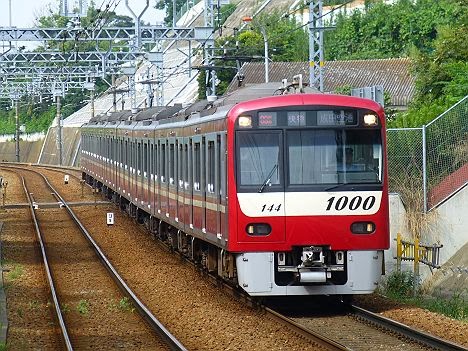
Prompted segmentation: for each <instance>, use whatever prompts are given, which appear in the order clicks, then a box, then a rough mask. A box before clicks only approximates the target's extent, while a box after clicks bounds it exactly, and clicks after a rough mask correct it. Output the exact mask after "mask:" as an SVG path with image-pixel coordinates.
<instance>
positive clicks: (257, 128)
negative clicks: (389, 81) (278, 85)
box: [81, 84, 389, 296]
mask: <svg viewBox="0 0 468 351" xmlns="http://www.w3.org/2000/svg"><path fill="white" fill-rule="evenodd" d="M272 92H273V91H272V90H271V84H270V85H260V86H255V87H250V88H249V87H247V88H241V89H239V90H238V91H237V92H235V93H233V94H232V95H229V96H227V97H224V98H221V99H219V100H217V101H215V102H212V103H208V102H207V101H203V102H198V103H196V104H194V105H192V106H190V107H188V108H185V109H183V108H181V106H173V107H165V108H162V107H156V108H150V109H147V110H144V111H141V112H139V113H137V114H136V115H132V114H131V113H130V112H125V111H122V112H115V113H112V114H110V115H109V116H104V117H98V118H95V119H93V120H91V121H90V122H89V123H88V124H86V125H84V126H83V127H82V142H81V148H82V150H81V167H82V170H83V177H84V179H86V181H87V182H88V183H90V184H92V185H93V186H95V187H97V188H99V189H101V190H102V191H103V193H104V194H106V195H107V196H108V198H109V199H113V200H114V201H115V202H116V203H118V204H119V205H120V206H121V208H122V209H125V210H127V211H128V213H129V214H130V215H132V216H134V217H135V218H137V220H138V221H139V222H140V223H144V224H145V225H146V226H147V227H148V229H149V230H150V231H151V232H152V233H153V234H154V235H155V236H156V237H158V238H160V239H162V240H165V241H167V242H168V243H170V245H172V247H173V248H174V249H175V250H178V251H180V252H181V253H182V254H184V255H186V256H188V257H190V258H191V259H193V260H194V261H196V262H198V263H199V264H201V265H202V266H203V267H205V268H206V269H208V270H210V271H213V272H217V274H218V275H219V276H221V277H222V278H223V279H225V280H230V281H232V282H234V283H237V284H238V285H239V286H240V287H242V288H243V289H244V290H245V291H246V292H247V293H249V294H250V295H253V296H285V295H324V294H329V295H333V294H337V295H347V294H363V293H370V292H372V291H373V290H374V289H375V288H376V286H377V283H378V281H379V279H380V276H381V274H382V271H383V252H384V250H385V249H387V248H388V247H389V225H388V183H387V172H386V169H387V164H386V157H385V154H386V152H385V140H386V138H385V117H384V113H383V109H382V107H381V106H380V105H378V104H377V103H375V102H373V101H371V100H367V99H361V98H355V97H349V96H340V95H326V94H302V93H299V94H287V95H277V96H276V95H273V94H272Z"/></svg>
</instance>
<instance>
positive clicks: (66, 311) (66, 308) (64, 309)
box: [60, 303, 70, 313]
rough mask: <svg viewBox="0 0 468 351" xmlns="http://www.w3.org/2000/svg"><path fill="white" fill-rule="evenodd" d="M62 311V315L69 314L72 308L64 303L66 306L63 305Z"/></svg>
mask: <svg viewBox="0 0 468 351" xmlns="http://www.w3.org/2000/svg"><path fill="white" fill-rule="evenodd" d="M60 310H61V311H62V313H68V312H70V306H68V304H66V303H64V304H62V307H60Z"/></svg>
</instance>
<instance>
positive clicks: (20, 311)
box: [16, 308, 24, 318]
mask: <svg viewBox="0 0 468 351" xmlns="http://www.w3.org/2000/svg"><path fill="white" fill-rule="evenodd" d="M16 312H17V313H18V316H19V317H20V318H23V315H24V313H23V309H21V308H18V309H17V310H16Z"/></svg>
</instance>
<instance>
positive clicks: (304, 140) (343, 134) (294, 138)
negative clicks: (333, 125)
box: [287, 129, 382, 186]
mask: <svg viewBox="0 0 468 351" xmlns="http://www.w3.org/2000/svg"><path fill="white" fill-rule="evenodd" d="M287 155H288V167H287V169H288V172H287V174H288V179H289V185H292V186H296V185H310V184H346V183H378V182H380V181H381V172H382V153H381V138H380V131H379V130H362V129H352V130H351V129H348V130H343V129H339V130H338V129H335V130H301V131H288V132H287Z"/></svg>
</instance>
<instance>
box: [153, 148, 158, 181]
mask: <svg viewBox="0 0 468 351" xmlns="http://www.w3.org/2000/svg"><path fill="white" fill-rule="evenodd" d="M158 151H159V147H158V144H157V142H156V144H154V152H153V154H152V155H153V164H154V170H153V172H154V181H155V182H157V181H158V174H159V163H158V161H159V154H158Z"/></svg>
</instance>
